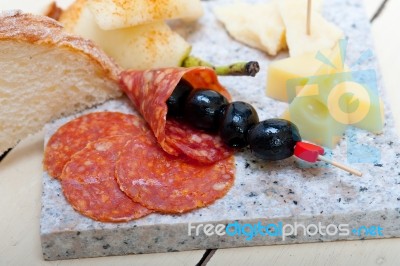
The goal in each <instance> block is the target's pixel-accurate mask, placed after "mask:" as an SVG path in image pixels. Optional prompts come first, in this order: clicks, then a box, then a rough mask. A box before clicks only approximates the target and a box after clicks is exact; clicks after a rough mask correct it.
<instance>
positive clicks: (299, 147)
mask: <svg viewBox="0 0 400 266" xmlns="http://www.w3.org/2000/svg"><path fill="white" fill-rule="evenodd" d="M323 154H324V148H322V147H320V146H317V145H315V144H311V143H307V142H302V141H299V142H297V143H296V146H295V148H294V155H295V156H296V157H298V158H300V159H301V160H304V161H306V162H309V163H315V162H317V161H324V162H327V163H329V164H332V165H333V166H336V167H338V168H340V169H342V170H344V171H347V172H349V173H351V174H353V175H357V176H362V173H361V172H360V171H357V170H354V169H352V168H350V167H348V166H346V165H344V164H341V163H338V162H335V161H332V160H329V159H328V158H325V157H324V156H322V155H323Z"/></svg>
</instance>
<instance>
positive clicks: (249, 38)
mask: <svg viewBox="0 0 400 266" xmlns="http://www.w3.org/2000/svg"><path fill="white" fill-rule="evenodd" d="M214 13H215V15H216V17H217V19H218V20H219V21H221V22H222V23H223V24H224V25H225V28H226V30H227V31H228V32H229V34H230V35H231V36H232V37H233V38H234V39H236V40H237V41H239V42H242V43H244V44H246V45H248V46H251V47H254V48H257V49H260V50H262V51H265V52H267V53H268V54H269V55H276V54H277V53H278V52H279V51H280V50H282V49H285V48H286V40H285V26H284V24H283V21H282V18H281V16H280V14H279V10H278V5H277V3H276V2H268V3H259V4H249V3H241V2H237V3H235V4H231V5H226V6H219V7H217V8H215V10H214Z"/></svg>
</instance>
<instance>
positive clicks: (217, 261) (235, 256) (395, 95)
mask: <svg viewBox="0 0 400 266" xmlns="http://www.w3.org/2000/svg"><path fill="white" fill-rule="evenodd" d="M0 1H1V3H0V9H5V8H23V9H25V10H33V9H34V10H35V11H38V10H39V8H42V7H43V6H44V5H43V4H46V3H48V0H35V1H29V0H18V1H12V2H11V1H8V0H0ZM66 1H68V2H69V0H63V1H58V2H60V3H61V6H65V3H64V2H66ZM6 2H8V3H6ZM21 2H22V3H27V4H26V6H21ZM383 2H384V0H365V3H366V7H367V13H368V16H369V17H370V18H372V17H373V16H374V14H375V13H376V11H377V10H378V9H379V7H380V6H381V4H382V3H383ZM399 25H400V0H387V2H386V5H385V8H384V9H383V10H382V12H381V13H380V15H379V16H377V17H376V18H375V19H374V21H373V23H372V29H373V35H374V38H375V44H376V49H377V54H378V59H379V63H380V66H381V68H382V72H383V76H384V81H385V85H386V89H387V91H388V93H389V95H390V96H391V97H390V98H391V105H392V109H393V113H394V114H395V115H396V117H395V118H396V122H397V130H398V132H400V104H399V100H400V80H399V78H398V77H399V74H400V72H399V71H400V52H399V49H400V32H399V29H398V27H399ZM42 156H43V133H38V134H36V135H34V136H32V137H30V138H28V139H26V140H24V141H22V142H21V143H20V144H19V145H18V146H17V147H16V148H15V149H13V150H12V151H11V152H10V153H9V154H8V156H7V157H6V158H5V159H4V160H3V161H1V163H0V198H1V200H0V239H1V241H0V265H1V266H2V265H32V266H35V265H99V266H101V265H196V264H197V263H199V262H200V261H201V262H202V263H201V264H202V265H205V264H206V263H208V265H307V266H310V265H355V266H356V265H362V266H366V265H400V252H399V248H400V239H380V240H368V241H347V242H346V241H345V242H330V243H313V244H298V245H282V246H266V247H252V248H235V249H225V250H217V251H212V252H209V251H208V252H207V253H206V251H205V250H199V251H189V252H177V253H165V254H149V255H130V256H122V257H105V258H93V259H81V260H69V261H54V262H46V261H43V259H42V255H41V247H40V238H39V216H40V194H41V172H42V163H41V160H42ZM399 196H400V195H399ZM204 254H206V256H204Z"/></svg>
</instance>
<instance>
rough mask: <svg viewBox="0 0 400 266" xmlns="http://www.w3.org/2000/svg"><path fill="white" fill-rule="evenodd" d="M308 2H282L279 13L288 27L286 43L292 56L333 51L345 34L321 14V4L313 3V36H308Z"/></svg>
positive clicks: (294, 0) (304, 0)
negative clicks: (325, 50) (324, 50)
mask: <svg viewBox="0 0 400 266" xmlns="http://www.w3.org/2000/svg"><path fill="white" fill-rule="evenodd" d="M307 2H308V1H307V0H281V1H279V11H280V14H281V16H282V19H283V22H284V24H285V27H286V42H287V46H288V48H289V53H290V55H291V56H296V55H301V54H305V53H310V52H317V51H319V50H323V49H331V48H333V47H334V45H335V44H336V43H337V41H338V40H339V39H340V38H342V37H343V32H342V30H340V29H339V28H338V27H336V26H335V25H334V24H332V23H330V22H328V21H327V20H325V19H324V18H323V17H322V15H321V14H320V13H319V9H320V2H318V1H313V2H312V3H313V5H314V7H313V8H312V12H311V34H310V35H307Z"/></svg>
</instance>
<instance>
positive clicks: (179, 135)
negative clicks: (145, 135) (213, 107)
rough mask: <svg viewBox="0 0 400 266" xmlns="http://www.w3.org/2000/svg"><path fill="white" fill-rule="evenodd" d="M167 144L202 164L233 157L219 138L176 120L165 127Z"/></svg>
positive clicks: (168, 122)
mask: <svg viewBox="0 0 400 266" xmlns="http://www.w3.org/2000/svg"><path fill="white" fill-rule="evenodd" d="M165 134H166V143H167V144H168V145H170V146H171V147H173V148H174V149H175V150H178V151H180V152H182V153H184V154H186V155H187V156H188V157H189V158H192V159H193V160H196V161H199V162H201V163H214V162H218V161H220V160H222V159H225V158H228V157H229V156H231V155H232V150H231V149H229V148H227V147H226V145H225V144H224V143H223V142H222V140H221V138H220V137H219V136H213V135H210V134H207V133H204V132H202V131H200V130H197V129H194V128H192V127H190V126H188V125H186V124H182V123H179V122H178V121H175V120H167V122H166V125H165Z"/></svg>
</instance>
